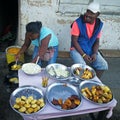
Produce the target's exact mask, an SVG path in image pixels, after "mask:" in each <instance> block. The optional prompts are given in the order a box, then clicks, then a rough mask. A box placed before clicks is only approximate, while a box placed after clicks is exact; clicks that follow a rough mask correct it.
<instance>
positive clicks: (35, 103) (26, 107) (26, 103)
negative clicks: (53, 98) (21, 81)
mask: <svg viewBox="0 0 120 120" xmlns="http://www.w3.org/2000/svg"><path fill="white" fill-rule="evenodd" d="M44 106H45V103H44V99H43V98H40V99H38V100H36V99H34V98H33V96H29V97H28V98H27V97H25V96H21V97H18V98H16V100H15V104H14V105H13V108H15V109H16V110H18V111H19V112H21V113H26V114H30V113H33V112H37V111H38V110H40V109H41V108H43V107H44Z"/></svg>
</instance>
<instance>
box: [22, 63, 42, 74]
mask: <svg viewBox="0 0 120 120" xmlns="http://www.w3.org/2000/svg"><path fill="white" fill-rule="evenodd" d="M22 70H23V71H24V72H25V73H26V74H28V75H36V74H38V73H40V72H41V67H40V66H39V65H38V64H35V63H25V64H23V65H22Z"/></svg>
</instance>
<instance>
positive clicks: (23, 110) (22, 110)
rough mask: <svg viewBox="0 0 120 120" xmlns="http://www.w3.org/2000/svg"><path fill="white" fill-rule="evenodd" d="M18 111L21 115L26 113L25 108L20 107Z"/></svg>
mask: <svg viewBox="0 0 120 120" xmlns="http://www.w3.org/2000/svg"><path fill="white" fill-rule="evenodd" d="M18 111H19V112H22V113H23V112H25V111H26V108H25V107H21V108H20V109H19V110H18Z"/></svg>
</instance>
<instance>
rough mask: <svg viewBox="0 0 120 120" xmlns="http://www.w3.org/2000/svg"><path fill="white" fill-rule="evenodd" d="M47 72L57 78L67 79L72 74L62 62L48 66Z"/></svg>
mask: <svg viewBox="0 0 120 120" xmlns="http://www.w3.org/2000/svg"><path fill="white" fill-rule="evenodd" d="M45 71H46V72H47V74H48V75H49V76H50V77H51V78H53V79H56V80H67V79H68V78H69V77H70V76H71V72H70V70H69V69H68V67H67V66H65V65H63V64H60V63H53V64H49V65H48V66H46V68H45Z"/></svg>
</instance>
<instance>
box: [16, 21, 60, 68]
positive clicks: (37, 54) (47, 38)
mask: <svg viewBox="0 0 120 120" xmlns="http://www.w3.org/2000/svg"><path fill="white" fill-rule="evenodd" d="M31 43H32V44H33V45H34V46H35V47H34V51H33V57H32V58H33V60H32V62H34V63H35V62H36V61H37V60H38V59H39V60H38V64H39V65H40V66H41V65H42V60H43V61H48V64H51V63H55V62H56V59H57V56H58V45H59V41H58V38H57V36H56V35H55V34H54V33H53V31H52V30H51V29H49V28H47V27H43V26H42V23H41V22H40V21H36V22H30V23H28V24H27V25H26V34H25V42H24V44H23V45H22V47H21V49H20V51H19V52H18V54H17V55H16V59H18V60H19V58H20V55H21V54H23V53H24V52H25V51H26V50H27V49H28V47H29V46H30V44H31Z"/></svg>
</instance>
